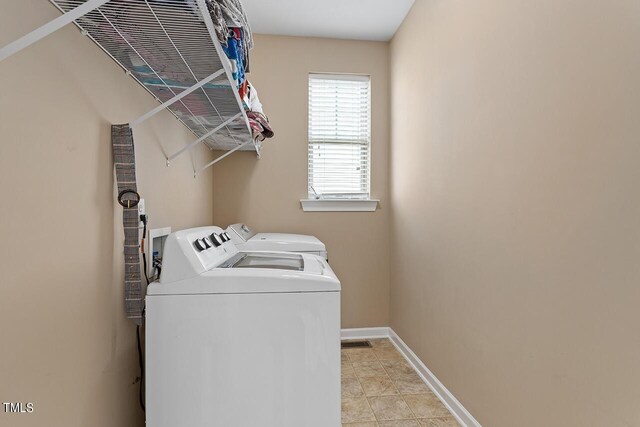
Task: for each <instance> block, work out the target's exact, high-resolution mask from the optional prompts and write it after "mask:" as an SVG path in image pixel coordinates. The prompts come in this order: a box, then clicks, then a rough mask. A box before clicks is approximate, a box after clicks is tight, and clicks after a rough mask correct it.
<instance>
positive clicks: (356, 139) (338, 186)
mask: <svg viewBox="0 0 640 427" xmlns="http://www.w3.org/2000/svg"><path fill="white" fill-rule="evenodd" d="M370 88H371V84H370V78H369V76H356V75H347V74H344V75H333V74H311V75H309V166H308V168H309V198H310V199H317V198H321V199H369V195H370V189H369V182H370V174H371V169H370V165H371V163H370V154H371V89H370Z"/></svg>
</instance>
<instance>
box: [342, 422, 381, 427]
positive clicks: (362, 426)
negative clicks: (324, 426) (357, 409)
mask: <svg viewBox="0 0 640 427" xmlns="http://www.w3.org/2000/svg"><path fill="white" fill-rule="evenodd" d="M342 427H379V426H378V423H374V422H370V423H349V424H342Z"/></svg>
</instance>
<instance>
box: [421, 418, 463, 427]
mask: <svg viewBox="0 0 640 427" xmlns="http://www.w3.org/2000/svg"><path fill="white" fill-rule="evenodd" d="M418 421H419V422H420V426H422V427H460V424H458V422H457V421H456V419H455V418H453V417H444V418H429V419H422V420H418Z"/></svg>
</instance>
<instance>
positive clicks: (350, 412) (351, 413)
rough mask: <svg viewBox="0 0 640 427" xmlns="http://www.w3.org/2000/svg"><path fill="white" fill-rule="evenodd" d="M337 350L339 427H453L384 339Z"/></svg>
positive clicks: (443, 409)
mask: <svg viewBox="0 0 640 427" xmlns="http://www.w3.org/2000/svg"><path fill="white" fill-rule="evenodd" d="M369 341H370V342H371V345H372V348H348V349H343V350H342V425H343V427H424V426H427V427H458V423H457V422H456V420H455V418H453V417H452V416H451V414H450V413H449V411H448V410H447V408H446V407H445V406H444V405H443V404H442V403H441V402H440V400H438V398H437V397H436V395H435V394H433V393H432V392H431V391H430V390H429V388H428V387H427V386H426V384H425V383H423V382H422V380H421V379H420V377H419V376H418V374H417V373H416V372H415V371H414V370H413V368H412V367H411V366H410V365H409V364H408V363H407V362H406V361H405V360H404V358H403V357H402V355H401V354H400V353H399V352H398V351H397V350H396V348H395V347H394V346H393V344H392V343H391V341H389V340H388V339H377V340H369Z"/></svg>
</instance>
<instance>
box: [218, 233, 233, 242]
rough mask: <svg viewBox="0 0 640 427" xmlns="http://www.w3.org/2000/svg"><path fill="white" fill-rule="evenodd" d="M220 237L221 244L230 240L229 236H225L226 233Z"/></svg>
mask: <svg viewBox="0 0 640 427" xmlns="http://www.w3.org/2000/svg"><path fill="white" fill-rule="evenodd" d="M220 237H221V238H222V241H223V242H228V241H229V240H231V238H230V237H229V235H228V234H227V232H226V231H225V232H224V233H222V234H220Z"/></svg>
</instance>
